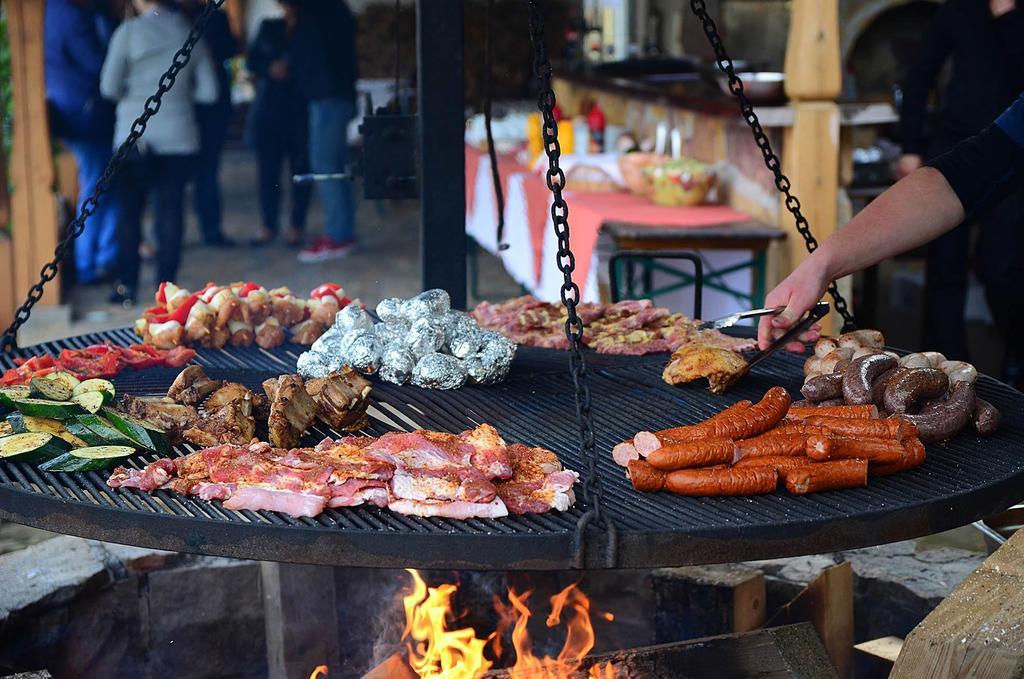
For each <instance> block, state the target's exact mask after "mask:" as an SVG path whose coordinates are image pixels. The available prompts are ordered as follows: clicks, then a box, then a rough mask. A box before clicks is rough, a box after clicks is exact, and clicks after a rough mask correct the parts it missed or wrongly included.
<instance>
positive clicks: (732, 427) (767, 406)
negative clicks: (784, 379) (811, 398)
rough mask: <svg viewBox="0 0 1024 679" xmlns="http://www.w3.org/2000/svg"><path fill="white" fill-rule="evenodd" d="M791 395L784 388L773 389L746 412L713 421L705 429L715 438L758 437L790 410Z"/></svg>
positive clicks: (706, 423)
mask: <svg viewBox="0 0 1024 679" xmlns="http://www.w3.org/2000/svg"><path fill="white" fill-rule="evenodd" d="M789 404H790V398H789V394H788V393H787V392H786V390H785V389H783V388H782V387H772V388H771V389H769V390H768V391H767V392H766V393H765V395H764V397H763V398H762V399H761V400H760V401H758V402H757V403H756V404H754V405H752V406H750V407H749V408H747V409H746V410H741V411H739V412H736V413H734V414H731V415H729V416H728V417H721V418H717V419H714V418H713V419H711V420H708V421H707V422H705V423H704V425H703V427H704V428H705V429H707V430H708V431H709V432H711V436H713V437H715V438H728V439H741V438H748V437H751V436H757V435H758V434H761V433H763V432H766V431H768V430H769V429H771V428H772V427H774V426H775V425H777V424H778V423H779V422H780V421H781V420H782V418H783V417H785V416H786V411H788V410H789Z"/></svg>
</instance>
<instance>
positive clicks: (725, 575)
mask: <svg viewBox="0 0 1024 679" xmlns="http://www.w3.org/2000/svg"><path fill="white" fill-rule="evenodd" d="M651 588H652V589H653V590H654V598H655V606H656V610H657V613H656V614H655V620H654V642H655V643H668V642H673V641H680V640H683V639H694V638H697V637H705V636H714V635H716V634H728V633H735V632H749V631H750V630H754V629H757V628H758V627H760V626H761V625H763V624H764V618H765V599H766V595H765V584H764V575H763V574H762V573H761V572H760V571H758V570H755V569H753V568H748V567H746V566H742V565H738V564H723V565H720V566H690V567H686V568H662V569H658V570H656V571H653V572H652V573H651Z"/></svg>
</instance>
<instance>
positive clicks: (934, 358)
mask: <svg viewBox="0 0 1024 679" xmlns="http://www.w3.org/2000/svg"><path fill="white" fill-rule="evenodd" d="M921 355H922V356H924V357H925V358H927V359H928V364H929V365H930V366H931V367H932V368H938V367H939V366H940V365H942V364H943V363H945V362H946V357H945V356H943V355H942V353H941V352H938V351H922V352H921Z"/></svg>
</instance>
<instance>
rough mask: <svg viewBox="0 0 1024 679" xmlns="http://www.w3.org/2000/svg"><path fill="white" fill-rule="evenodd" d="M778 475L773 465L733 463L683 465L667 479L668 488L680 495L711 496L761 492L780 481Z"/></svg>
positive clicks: (767, 490) (666, 487)
mask: <svg viewBox="0 0 1024 679" xmlns="http://www.w3.org/2000/svg"><path fill="white" fill-rule="evenodd" d="M778 482H779V475H778V473H777V472H776V471H775V470H774V469H773V468H771V467H764V466H762V467H741V468H739V469H737V468H735V467H732V468H730V469H715V470H710V469H680V470H678V471H674V472H670V473H669V474H668V476H667V477H666V479H665V490H668V491H671V492H673V493H675V494H677V495H690V496H695V497H710V496H716V495H760V494H762V493H770V492H772V491H773V490H775V486H777V485H778Z"/></svg>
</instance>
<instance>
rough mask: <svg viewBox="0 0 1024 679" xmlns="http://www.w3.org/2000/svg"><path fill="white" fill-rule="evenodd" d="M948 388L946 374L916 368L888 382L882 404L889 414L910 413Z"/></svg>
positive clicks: (936, 370) (934, 369) (931, 369)
mask: <svg viewBox="0 0 1024 679" xmlns="http://www.w3.org/2000/svg"><path fill="white" fill-rule="evenodd" d="M948 388H949V377H947V376H946V373H944V372H942V371H941V370H938V369H937V368H918V369H916V370H911V371H909V372H905V373H903V374H902V375H899V376H898V377H894V378H893V379H891V380H889V384H888V386H886V388H885V394H884V395H883V396H882V402H883V405H884V406H885V409H886V410H888V411H889V412H890V413H895V414H899V413H906V412H911V411H913V410H915V409H916V408H917V406H918V404H919V403H920V402H922V401H925V400H927V399H933V398H939V397H940V396H942V395H943V394H945V393H946V390H947V389H948Z"/></svg>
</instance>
